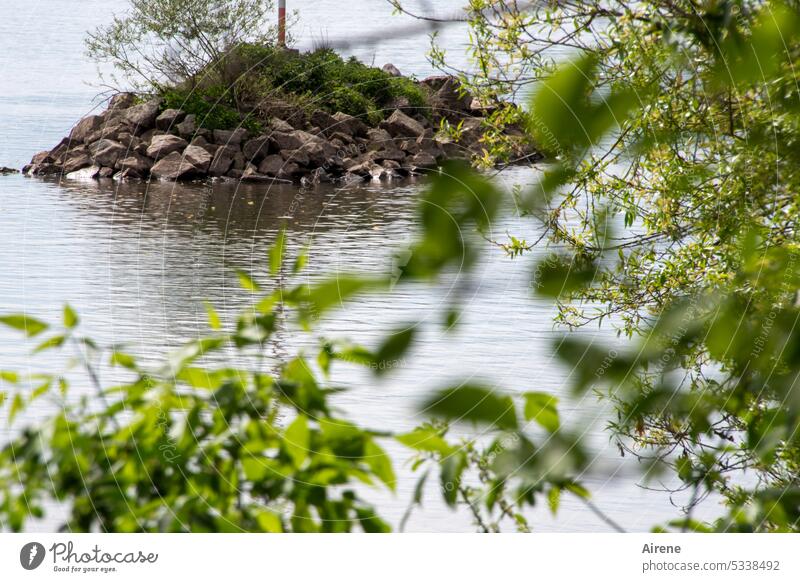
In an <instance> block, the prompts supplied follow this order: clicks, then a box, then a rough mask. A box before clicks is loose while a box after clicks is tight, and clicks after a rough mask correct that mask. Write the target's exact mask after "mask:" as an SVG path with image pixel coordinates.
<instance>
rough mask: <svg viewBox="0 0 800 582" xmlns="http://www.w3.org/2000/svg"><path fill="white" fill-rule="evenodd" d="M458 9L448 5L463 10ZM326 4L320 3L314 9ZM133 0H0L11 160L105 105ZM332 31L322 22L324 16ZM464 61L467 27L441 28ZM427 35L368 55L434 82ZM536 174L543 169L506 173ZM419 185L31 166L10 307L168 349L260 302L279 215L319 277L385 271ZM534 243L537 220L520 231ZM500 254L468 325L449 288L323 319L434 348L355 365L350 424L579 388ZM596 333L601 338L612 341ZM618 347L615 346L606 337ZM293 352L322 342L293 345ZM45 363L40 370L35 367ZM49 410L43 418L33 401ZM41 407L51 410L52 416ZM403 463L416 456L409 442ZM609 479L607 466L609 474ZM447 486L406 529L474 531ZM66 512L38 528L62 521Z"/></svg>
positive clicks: (343, 377)
mask: <svg viewBox="0 0 800 582" xmlns="http://www.w3.org/2000/svg"><path fill="white" fill-rule="evenodd" d="M459 4H460V2H459V1H455V2H454V1H445V2H437V3H436V6H437V10H440V11H441V12H444V13H451V12H452V11H453V10H455V9H457V8H458V6H459ZM292 5H296V6H297V7H299V8H300V9H301V20H300V23H299V25H298V28H297V29H296V34H297V35H298V38H299V39H300V45H301V46H310V45H311V44H313V43H314V42H317V41H320V40H324V39H328V40H331V41H335V40H336V39H338V38H344V37H348V36H352V35H354V34H359V35H360V34H366V33H369V32H374V31H375V30H378V29H381V28H391V27H392V26H398V25H403V24H407V21H404V20H403V19H401V18H398V17H393V16H392V15H391V9H390V8H389V7H388V5H387V4H386V3H385V2H382V1H380V0H351V1H350V2H347V3H342V2H341V1H340V0H317V1H316V2H313V3H306V2H290V8H291V7H292ZM305 5H311V6H313V8H306V7H305ZM124 6H125V2H124V1H122V0H80V1H73V0H25V1H24V2H23V1H21V0H2V2H0V165H6V166H13V167H20V166H22V164H24V163H25V162H26V161H27V160H29V159H30V157H31V155H32V154H33V153H35V152H37V151H39V150H42V149H45V148H49V147H51V146H52V145H53V144H55V143H56V142H57V141H58V140H59V139H60V138H61V137H62V136H63V135H65V134H66V133H67V132H68V130H69V128H70V127H71V126H72V124H73V123H74V122H75V121H76V120H77V119H78V118H79V117H81V116H82V115H84V114H86V113H87V112H88V111H90V110H91V109H92V107H93V97H94V96H95V95H96V94H97V93H98V89H97V88H95V87H92V86H90V85H89V84H88V83H90V82H93V81H94V80H95V79H96V74H95V69H94V67H93V65H92V64H90V63H87V62H86V61H85V59H84V57H83V55H82V50H83V47H82V39H83V35H84V32H85V31H86V30H87V29H88V28H91V27H93V26H95V25H97V24H99V23H102V22H104V21H105V20H106V19H107V18H108V16H109V15H110V14H111V13H112V12H114V11H115V10H116V11H119V10H122V9H123V7H124ZM318 23H325V26H321V25H319V24H318ZM442 38H443V39H444V42H445V44H446V46H448V48H449V49H450V50H451V53H452V54H453V55H454V56H456V57H458V58H460V59H462V62H463V43H464V40H465V38H464V31H463V30H462V29H459V28H454V29H449V30H447V31H445V32H444V33H443V35H442ZM426 49H427V39H426V36H425V35H424V34H421V35H419V36H416V37H413V38H400V39H388V40H386V41H385V42H382V43H381V44H380V45H375V46H360V47H353V49H352V51H351V52H352V53H353V54H355V55H356V56H358V57H359V58H361V59H363V60H365V61H366V62H374V63H375V64H377V65H382V64H384V63H386V62H392V63H394V64H395V65H396V66H398V67H399V68H400V69H401V70H402V71H403V72H405V73H409V74H416V75H419V76H424V75H427V74H430V73H431V72H432V71H431V70H430V67H429V65H428V64H427V62H426V61H425V58H424V53H425V50H426ZM502 179H503V180H505V181H506V182H508V183H509V184H510V183H520V182H521V183H524V182H526V181H530V180H531V179H532V174H531V171H530V170H515V171H514V172H510V173H508V174H507V175H505V176H503V177H502ZM418 188H419V186H418V185H417V184H413V183H412V184H409V183H404V184H402V185H397V186H394V187H390V186H381V185H379V184H377V185H370V186H367V187H364V188H361V189H357V190H344V191H342V190H337V189H334V188H328V189H321V190H311V191H300V190H298V189H295V188H293V187H283V188H271V189H267V188H265V187H263V186H242V187H238V188H237V187H232V186H224V187H223V186H214V187H211V186H183V185H167V184H153V185H150V186H144V185H112V184H108V185H100V184H97V183H91V184H83V183H81V184H74V183H73V184H63V185H59V184H58V183H56V182H53V181H45V180H39V179H25V178H22V177H20V176H10V177H0V273H1V274H2V276H0V311H3V312H11V311H23V310H24V311H26V312H29V313H31V314H35V315H37V316H40V317H44V318H51V319H55V318H56V317H57V315H58V312H59V309H60V306H61V305H62V304H63V302H65V301H69V302H70V303H71V304H73V305H74V306H75V307H76V308H77V309H78V310H79V311H80V312H81V314H82V319H83V322H84V324H85V326H86V327H87V328H88V330H89V332H90V333H91V335H93V336H95V337H98V338H100V339H102V340H104V341H106V342H114V341H123V340H124V341H128V342H134V343H136V344H137V345H138V346H139V347H138V351H139V353H141V354H143V355H144V356H145V357H147V358H157V357H158V356H159V355H160V354H162V353H163V352H164V351H165V350H166V349H168V348H170V347H172V346H175V345H177V344H178V343H179V342H181V341H183V340H186V339H189V338H192V337H195V336H197V335H198V334H200V333H203V332H204V331H205V314H204V310H203V307H202V303H201V301H202V300H203V299H209V300H210V301H212V302H213V303H214V304H215V305H216V306H217V307H218V308H219V309H220V310H221V312H222V313H223V315H225V316H227V317H228V318H229V319H228V321H231V320H232V318H233V316H234V315H235V313H236V312H237V311H238V309H239V308H241V307H242V306H244V305H246V304H247V301H248V300H249V298H248V297H247V295H246V294H244V293H243V292H242V291H241V290H240V289H239V288H238V285H237V283H236V281H235V277H232V270H233V269H234V268H237V267H244V268H248V269H252V270H254V271H256V272H263V271H264V265H263V259H264V257H265V256H266V249H267V248H268V247H269V245H270V243H271V241H272V240H273V239H274V237H275V234H276V231H277V229H278V228H279V226H280V224H281V223H284V222H285V223H286V224H287V226H288V232H289V238H290V240H291V243H292V245H293V246H294V248H299V247H301V246H302V245H305V244H310V247H311V262H310V269H309V270H310V273H311V274H312V275H314V274H320V273H324V272H332V271H337V270H347V271H350V270H352V269H354V268H361V269H365V270H373V269H374V270H385V269H387V268H389V267H390V266H391V255H392V249H394V248H396V247H398V246H402V244H403V243H404V242H405V241H408V240H409V238H410V236H411V232H412V230H413V213H414V202H415V198H416V194H417V192H418ZM505 227H508V228H509V229H510V230H512V231H513V232H515V233H521V234H524V235H525V236H526V237H528V238H529V239H531V238H533V237H535V236H536V232H535V227H533V226H532V225H531V224H527V223H520V224H515V223H509V224H508V225H504V226H503V227H501V228H500V229H499V233H498V237H502V236H503V234H502V231H503V230H504V228H505ZM490 254H492V259H494V260H492V261H490V262H488V263H487V264H486V266H485V267H484V268H483V269H482V270H480V272H479V273H478V274H477V276H476V277H475V279H474V281H472V287H471V296H470V297H469V301H468V308H467V310H466V314H465V321H464V325H463V326H462V327H461V331H460V332H458V333H455V334H451V335H448V336H447V337H445V336H443V335H442V334H441V332H440V331H438V329H437V323H438V318H437V315H438V313H439V308H440V307H441V306H442V305H445V304H447V301H448V288H447V286H446V285H444V286H442V287H437V288H415V289H413V291H412V290H411V289H404V288H403V289H396V290H395V292H394V293H392V294H391V295H387V296H380V297H369V298H366V299H363V300H360V301H357V302H356V303H355V304H353V305H352V306H350V307H349V308H347V309H346V310H344V311H342V312H340V313H338V314H336V315H335V316H334V317H332V318H331V319H330V320H329V321H327V322H325V325H324V326H323V327H324V329H323V331H324V332H325V333H326V334H327V335H329V336H346V337H350V338H352V339H353V340H355V341H359V342H362V343H365V344H367V345H369V344H374V343H375V342H376V341H377V339H378V338H379V337H380V335H381V333H382V331H385V330H386V329H389V327H390V326H394V325H396V324H398V323H402V322H409V321H417V320H419V321H421V324H420V325H421V328H422V329H421V332H422V333H421V338H422V341H421V342H420V344H419V345H418V346H417V347H416V349H415V350H414V353H413V354H411V356H410V357H408V358H406V361H405V365H404V366H402V367H401V368H400V369H398V370H397V373H396V374H394V375H392V376H391V378H390V379H388V380H385V381H381V382H375V381H374V380H373V379H372V377H371V376H370V375H368V374H366V373H365V372H363V371H361V370H359V369H356V368H348V367H343V368H340V369H339V370H338V372H337V374H336V376H335V381H336V382H337V383H341V384H347V385H350V386H353V387H354V388H353V390H352V391H350V392H348V393H346V394H345V395H343V396H341V397H339V398H338V399H337V401H336V404H337V405H338V406H339V408H340V409H342V410H344V411H346V414H347V415H349V416H350V417H351V418H353V419H355V420H357V421H359V422H363V423H365V424H367V425H369V426H374V427H376V428H377V427H380V428H382V429H393V430H398V431H400V430H407V429H410V428H412V427H413V426H414V425H415V424H416V423H418V422H419V421H421V420H422V419H421V418H419V417H417V416H416V414H415V404H416V403H417V402H418V401H419V400H420V398H421V397H422V396H423V395H424V394H425V393H426V392H427V391H428V390H429V389H431V388H433V387H436V386H438V385H439V384H440V383H442V382H445V381H447V380H448V379H457V378H458V379H463V378H470V377H471V378H481V379H483V380H487V381H489V382H494V383H496V384H497V385H498V386H503V387H507V388H508V389H509V390H517V391H524V390H530V389H536V390H547V391H551V392H553V393H555V394H563V393H564V392H565V389H566V386H567V382H568V375H569V371H568V370H564V369H562V368H560V367H559V366H558V365H556V364H555V363H554V362H553V361H552V360H551V357H550V350H549V345H550V342H551V341H552V340H553V338H554V337H556V332H555V331H554V330H553V326H552V320H551V316H552V312H551V310H550V308H549V307H548V306H547V305H546V304H544V303H537V302H534V301H531V300H530V296H529V292H528V282H529V280H530V275H531V267H530V262H529V261H522V260H516V261H511V260H508V259H504V258H502V256H501V253H499V252H496V251H492V253H490ZM598 337H599V336H598ZM603 339H604V340H608V333H607V332H604V334H603ZM282 341H283V342H285V345H283V349H285V350H287V352H291V351H292V350H294V348H295V347H297V346H300V345H302V344H303V342H306V341H308V340H307V338H303V337H297V336H291V337H286V338H283V339H282ZM26 354H27V352H26V347H25V346H22V345H20V344H19V342H18V338H17V337H16V336H14V335H10V334H7V333H6V332H4V331H3V330H0V367H3V368H14V369H18V370H20V371H24V370H26V369H28V367H29V366H32V365H34V364H33V360H31V359H29V358H28V356H27V355H26ZM36 365H41V363H40V362H38V361H37V363H36ZM564 408H565V411H566V414H567V415H568V416H569V417H570V418H572V419H573V420H575V419H578V420H580V422H581V423H582V426H585V427H586V430H587V433H588V436H589V438H590V440H591V442H592V443H593V445H594V447H595V450H596V454H597V459H598V460H597V463H596V464H595V468H596V474H593V475H591V476H589V477H588V478H587V482H588V483H589V484H590V486H591V489H592V491H593V493H594V495H595V500H596V503H597V504H598V505H599V506H601V507H602V508H603V509H604V510H605V511H606V512H607V513H608V514H609V515H611V516H612V517H613V518H614V519H616V520H617V521H618V522H619V523H621V524H623V525H624V526H625V527H627V528H629V529H631V530H643V529H648V528H649V527H650V526H651V525H652V524H654V523H655V522H657V521H659V520H664V519H667V518H670V517H673V516H675V510H674V508H672V507H671V506H670V503H669V499H668V498H667V497H666V496H664V495H662V494H656V493H648V492H645V491H644V490H642V489H641V488H639V487H637V481H636V472H635V469H636V468H635V467H634V466H633V465H632V464H630V463H622V462H620V461H619V459H618V458H617V455H616V453H615V449H614V447H613V446H611V445H610V444H609V442H608V438H607V436H606V435H605V434H603V433H602V430H601V429H602V426H603V424H604V416H603V411H602V409H601V407H600V406H599V405H598V403H597V402H595V401H594V399H592V398H587V399H586V400H585V401H583V402H576V401H571V400H569V399H568V398H567V397H566V396H564ZM35 412H36V411H35ZM39 412H41V410H40V411H39ZM395 452H396V453H398V454H399V455H400V458H402V455H403V453H402V452H400V451H399V450H396V451H395ZM398 469H399V471H400V474H401V482H400V486H399V490H398V493H397V494H396V496H391V497H390V496H384V495H382V494H380V493H368V496H369V497H371V498H372V499H374V501H375V502H376V503H378V504H381V506H382V507H383V508H384V511H383V513H384V515H386V516H387V517H388V518H389V519H390V521H392V522H393V523H394V524H397V522H398V521H399V519H400V516H401V515H402V513H403V511H404V510H405V507H406V505H407V503H408V502H409V500H410V498H411V495H412V490H413V486H414V476H413V475H410V474H409V473H408V470H407V468H406V467H398ZM609 475H610V476H609ZM437 496H438V492H437V491H436V488H435V485H433V484H432V487H431V490H430V491H429V492H428V494H427V496H426V498H427V502H426V503H425V507H424V509H422V510H419V511H418V512H417V513H416V514H415V515H414V517H413V518H412V519H411V521H410V524H409V529H411V530H419V531H470V530H471V529H472V526H471V523H470V519H469V516H467V515H465V514H463V513H452V512H450V511H448V510H447V509H445V508H444V507H443V506H442V505H441V504H440V503H439V502H438V499H437ZM532 519H533V524H534V527H535V528H536V529H537V530H539V531H550V530H562V531H605V530H606V529H607V528H606V526H604V525H603V524H602V523H601V522H599V521H598V520H597V519H596V518H595V517H594V516H593V515H592V514H590V513H589V512H587V511H585V510H584V509H583V508H582V506H580V505H578V504H576V503H574V502H571V501H569V500H566V501H565V502H564V503H563V508H562V512H561V514H560V516H559V518H558V521H554V520H553V519H552V518H551V517H550V516H549V514H548V513H547V512H546V511H544V510H542V511H536V512H533V513H532ZM52 524H53V522H52V521H50V522H48V521H45V522H43V523H40V524H37V526H36V527H37V529H42V530H48V529H49V528H52V527H53V525H52Z"/></svg>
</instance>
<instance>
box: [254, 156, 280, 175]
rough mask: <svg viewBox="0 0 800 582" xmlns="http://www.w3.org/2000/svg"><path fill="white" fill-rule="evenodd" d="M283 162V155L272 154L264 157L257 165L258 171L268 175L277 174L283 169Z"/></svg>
mask: <svg viewBox="0 0 800 582" xmlns="http://www.w3.org/2000/svg"><path fill="white" fill-rule="evenodd" d="M284 164H285V162H284V160H283V157H281V156H279V155H276V154H273V155H271V156H267V157H266V158H264V159H263V160H262V161H261V163H260V164H259V165H258V171H259V172H260V173H262V174H266V175H268V176H277V175H278V174H280V172H281V170H282V169H283V166H284Z"/></svg>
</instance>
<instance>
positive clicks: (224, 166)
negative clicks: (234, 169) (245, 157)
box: [208, 146, 242, 176]
mask: <svg viewBox="0 0 800 582" xmlns="http://www.w3.org/2000/svg"><path fill="white" fill-rule="evenodd" d="M237 155H238V156H241V155H242V152H240V151H239V150H238V148H235V147H233V146H220V147H219V148H217V151H216V152H214V157H213V159H212V160H211V164H210V165H209V167H208V173H209V174H211V175H212V176H224V175H225V174H227V173H228V170H230V169H231V166H232V165H233V160H234V158H236V156H237Z"/></svg>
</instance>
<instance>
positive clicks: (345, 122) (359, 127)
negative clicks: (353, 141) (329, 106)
mask: <svg viewBox="0 0 800 582" xmlns="http://www.w3.org/2000/svg"><path fill="white" fill-rule="evenodd" d="M333 118H334V119H335V120H336V130H337V131H341V132H342V133H346V134H347V135H352V136H366V135H367V130H369V127H368V126H367V124H366V123H364V122H363V121H361V120H360V119H357V118H355V117H353V116H352V115H347V114H346V113H342V112H341V111H340V112H338V113H334V114H333Z"/></svg>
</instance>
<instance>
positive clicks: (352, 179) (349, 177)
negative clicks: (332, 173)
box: [340, 172, 367, 186]
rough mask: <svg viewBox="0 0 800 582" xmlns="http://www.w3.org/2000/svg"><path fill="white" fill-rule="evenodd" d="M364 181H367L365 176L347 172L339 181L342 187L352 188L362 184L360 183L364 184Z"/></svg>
mask: <svg viewBox="0 0 800 582" xmlns="http://www.w3.org/2000/svg"><path fill="white" fill-rule="evenodd" d="M365 180H367V177H366V176H363V175H361V174H354V173H350V172H347V173H346V174H344V175H343V176H342V177H341V179H340V181H341V183H342V185H344V186H354V185H356V184H362V183H364V181H365Z"/></svg>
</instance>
